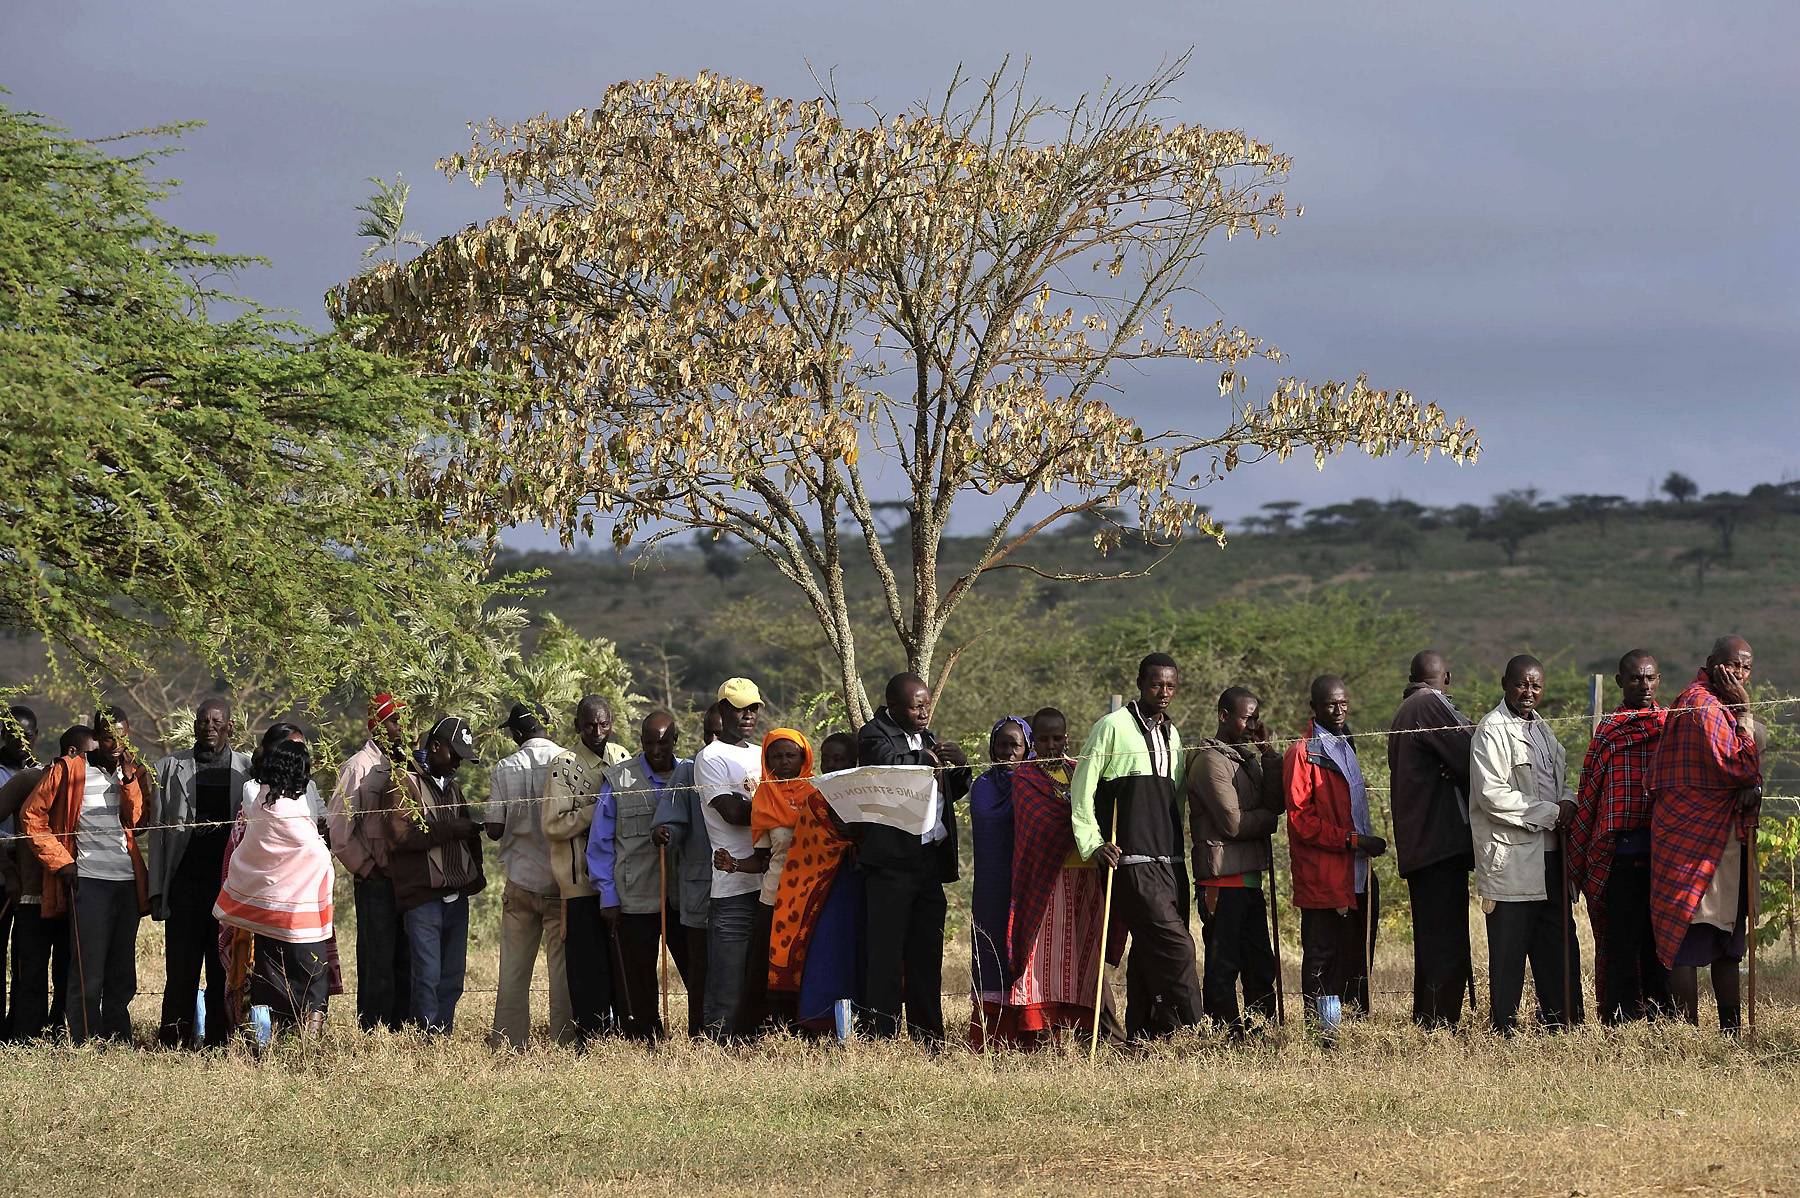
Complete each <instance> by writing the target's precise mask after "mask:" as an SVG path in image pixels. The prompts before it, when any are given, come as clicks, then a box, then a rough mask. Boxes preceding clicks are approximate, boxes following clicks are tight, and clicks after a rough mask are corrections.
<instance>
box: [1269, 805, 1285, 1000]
mask: <svg viewBox="0 0 1800 1198" xmlns="http://www.w3.org/2000/svg"><path fill="white" fill-rule="evenodd" d="M1269 940H1270V943H1271V945H1272V947H1273V948H1274V950H1275V1026H1277V1027H1286V1026H1287V998H1286V996H1285V995H1284V994H1283V993H1282V990H1281V885H1280V880H1279V878H1278V877H1277V876H1276V873H1275V841H1274V838H1273V837H1271V838H1270V840H1269Z"/></svg>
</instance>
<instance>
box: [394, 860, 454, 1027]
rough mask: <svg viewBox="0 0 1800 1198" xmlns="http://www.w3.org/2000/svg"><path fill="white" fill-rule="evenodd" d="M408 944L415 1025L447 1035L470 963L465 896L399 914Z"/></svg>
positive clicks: (427, 903) (429, 901)
mask: <svg viewBox="0 0 1800 1198" xmlns="http://www.w3.org/2000/svg"><path fill="white" fill-rule="evenodd" d="M401 920H402V922H403V923H404V924H405V925H406V939H407V942H408V943H409V944H410V945H411V946H412V1012H411V1016H410V1018H411V1020H412V1022H413V1023H414V1024H416V1025H417V1026H419V1027H422V1028H424V1029H425V1030H426V1031H428V1032H442V1033H443V1034H445V1035H449V1034H450V1031H451V1029H452V1028H453V1027H454V1025H455V1023H456V1004H457V1001H458V1000H459V999H461V998H462V992H463V975H464V973H465V972H466V970H467V967H468V963H469V897H468V895H458V896H457V897H456V899H455V900H454V901H452V902H448V903H446V902H445V901H444V900H443V899H441V898H436V897H433V898H429V899H426V900H425V901H424V902H422V903H420V904H419V905H418V906H416V907H414V908H413V909H412V910H411V911H408V912H407V913H406V914H405V915H403V916H401Z"/></svg>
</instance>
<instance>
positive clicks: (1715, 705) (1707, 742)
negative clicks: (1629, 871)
mask: <svg viewBox="0 0 1800 1198" xmlns="http://www.w3.org/2000/svg"><path fill="white" fill-rule="evenodd" d="M1754 664H1755V660H1754V657H1753V655H1752V653H1751V651H1750V642H1748V641H1746V640H1745V639H1744V638H1743V637H1740V636H1722V637H1720V638H1719V639H1718V640H1716V641H1714V642H1713V648H1712V654H1711V656H1709V657H1708V658H1707V659H1706V665H1705V666H1704V667H1702V669H1701V670H1700V673H1699V674H1698V675H1697V676H1696V677H1695V678H1694V680H1693V682H1691V683H1689V684H1688V688H1687V689H1686V690H1684V691H1682V692H1681V696H1680V697H1679V698H1677V699H1676V700H1675V706H1674V707H1673V708H1671V709H1670V712H1669V718H1668V723H1667V724H1666V725H1665V727H1664V729H1663V736H1662V741H1661V742H1660V743H1659V744H1658V745H1657V749H1656V758H1655V760H1654V762H1652V764H1651V767H1650V800H1651V809H1650V810H1651V814H1650V922H1651V927H1652V929H1653V930H1654V932H1655V935H1656V955H1657V958H1658V959H1659V960H1660V961H1661V962H1662V963H1663V964H1664V965H1666V966H1668V967H1669V986H1670V989H1671V991H1672V992H1673V994H1674V998H1675V1005H1676V1006H1677V1007H1678V1008H1679V1009H1680V1010H1681V1014H1682V1016H1683V1018H1685V1019H1686V1020H1687V1021H1688V1022H1689V1023H1698V1022H1699V1021H1700V995H1699V984H1700V983H1699V977H1698V972H1699V970H1700V968H1701V967H1703V966H1704V967H1708V968H1710V970H1711V972H1712V983H1713V998H1714V999H1715V1000H1717V1002H1718V1007H1719V1028H1720V1030H1721V1031H1724V1032H1727V1033H1732V1032H1736V1031H1737V1029H1738V1020H1739V1007H1738V962H1739V961H1740V960H1741V959H1742V958H1743V955H1744V947H1745V933H1746V929H1745V923H1746V921H1745V918H1744V913H1745V912H1746V911H1747V910H1748V896H1747V894H1746V893H1745V886H1746V884H1747V881H1748V876H1749V870H1747V869H1746V868H1745V867H1744V852H1745V846H1746V845H1747V844H1753V843H1755V840H1754V837H1755V833H1756V820H1757V817H1758V815H1759V814H1760V812H1761V809H1762V747H1763V746H1762V744H1761V741H1762V735H1761V734H1762V732H1763V730H1762V729H1761V728H1759V727H1758V726H1757V723H1756V719H1755V717H1753V716H1752V715H1751V714H1750V710H1749V704H1750V690H1749V687H1750V671H1751V668H1752V667H1753V666H1754Z"/></svg>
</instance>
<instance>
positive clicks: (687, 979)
mask: <svg viewBox="0 0 1800 1198" xmlns="http://www.w3.org/2000/svg"><path fill="white" fill-rule="evenodd" d="M706 939H707V930H706V929H705V928H690V927H687V926H685V925H683V924H679V923H676V922H675V921H674V920H673V919H671V920H670V921H669V948H670V949H671V950H673V949H674V947H675V946H676V945H677V944H680V945H682V946H683V951H682V954H681V956H679V957H676V958H675V965H676V967H677V968H678V969H680V970H681V984H682V986H683V987H684V988H685V989H686V990H687V1008H688V1017H687V1023H688V1035H689V1036H692V1037H695V1038H698V1037H700V1036H703V1035H705V1034H706Z"/></svg>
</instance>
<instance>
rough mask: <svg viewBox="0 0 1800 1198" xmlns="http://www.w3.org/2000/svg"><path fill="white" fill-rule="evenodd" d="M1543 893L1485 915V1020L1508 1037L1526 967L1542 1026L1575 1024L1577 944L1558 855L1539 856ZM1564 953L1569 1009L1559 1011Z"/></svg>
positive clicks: (1516, 1018) (1516, 1015)
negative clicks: (1489, 1007)
mask: <svg viewBox="0 0 1800 1198" xmlns="http://www.w3.org/2000/svg"><path fill="white" fill-rule="evenodd" d="M1544 891H1545V894H1546V895H1547V896H1548V897H1546V898H1543V899H1538V900H1536V901H1532V902H1515V903H1495V904H1494V909H1493V910H1492V911H1490V912H1488V916H1487V936H1488V987H1489V990H1488V993H1489V1002H1490V1003H1491V1004H1492V1010H1491V1011H1490V1014H1489V1018H1490V1019H1491V1020H1492V1021H1493V1025H1494V1030H1495V1031H1497V1032H1500V1033H1502V1034H1510V1033H1511V1032H1512V1031H1513V1030H1514V1029H1515V1028H1517V1027H1518V1024H1519V1000H1520V998H1521V997H1522V996H1523V994H1524V991H1525V965H1526V963H1527V962H1530V964H1531V981H1532V986H1533V988H1534V989H1535V990H1536V991H1537V1018H1538V1022H1539V1023H1540V1024H1542V1025H1543V1026H1545V1027H1562V1026H1563V1025H1564V1024H1565V1023H1570V1022H1573V1023H1580V1022H1581V1018H1582V1008H1581V987H1580V985H1578V984H1576V983H1575V982H1574V981H1573V979H1574V978H1579V977H1580V976H1581V944H1580V942H1579V941H1578V940H1576V938H1575V914H1574V912H1573V910H1571V908H1570V907H1569V904H1568V902H1567V901H1566V899H1565V898H1564V895H1563V874H1562V854H1561V853H1545V854H1544ZM1565 945H1566V946H1567V951H1568V967H1569V968H1570V969H1572V970H1573V971H1574V972H1573V973H1572V974H1571V975H1570V978H1571V982H1570V985H1569V988H1568V989H1569V998H1570V1002H1571V1008H1572V1009H1571V1010H1570V1011H1568V1012H1566V1013H1565V1011H1564V1010H1563V977H1564V955H1563V954H1564V946H1565Z"/></svg>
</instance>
